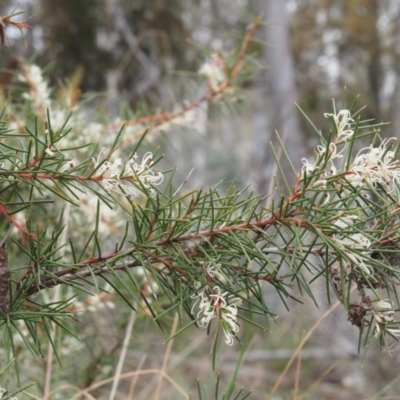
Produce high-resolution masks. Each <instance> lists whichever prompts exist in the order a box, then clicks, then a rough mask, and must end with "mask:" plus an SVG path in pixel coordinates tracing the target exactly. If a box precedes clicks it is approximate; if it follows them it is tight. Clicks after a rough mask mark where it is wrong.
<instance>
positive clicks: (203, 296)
mask: <svg viewBox="0 0 400 400" xmlns="http://www.w3.org/2000/svg"><path fill="white" fill-rule="evenodd" d="M204 268H205V270H206V274H207V275H208V276H209V277H210V278H211V279H212V278H217V279H218V280H221V281H224V279H225V277H224V276H223V275H222V274H221V273H220V272H219V271H218V265H217V266H211V265H210V264H209V263H204ZM201 286H202V284H201V283H200V282H198V281H197V282H195V287H196V289H197V290H199V291H198V293H195V294H193V295H192V296H191V297H192V299H195V302H194V304H193V307H192V314H193V310H194V308H195V307H196V305H197V303H199V311H198V313H197V317H198V318H199V325H200V326H201V327H202V328H207V327H208V325H209V323H210V321H211V320H212V319H214V318H217V319H218V321H219V323H220V324H221V326H222V329H223V331H224V334H225V343H226V344H227V345H229V346H232V345H233V343H234V338H235V337H236V333H237V332H239V324H238V322H237V307H236V305H235V303H236V302H237V301H238V300H239V299H237V298H230V297H229V294H228V292H223V293H221V288H220V287H219V286H213V287H209V286H204V287H203V288H202V289H201V290H200V288H201Z"/></svg>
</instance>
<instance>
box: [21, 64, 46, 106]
mask: <svg viewBox="0 0 400 400" xmlns="http://www.w3.org/2000/svg"><path fill="white" fill-rule="evenodd" d="M18 79H19V80H20V81H21V82H25V83H27V84H28V85H29V87H30V91H29V92H25V93H24V94H23V95H22V96H23V97H24V99H26V100H28V101H30V102H33V104H36V105H40V106H41V107H43V110H45V109H46V108H47V107H49V106H50V103H51V100H50V89H49V85H48V82H47V81H46V80H45V79H44V78H43V75H42V70H41V69H40V68H39V67H38V66H37V65H35V64H31V65H27V66H26V67H25V73H24V74H19V75H18Z"/></svg>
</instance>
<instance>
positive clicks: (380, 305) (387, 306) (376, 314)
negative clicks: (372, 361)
mask: <svg viewBox="0 0 400 400" xmlns="http://www.w3.org/2000/svg"><path fill="white" fill-rule="evenodd" d="M371 312H372V317H373V324H374V327H373V328H374V337H375V338H378V337H379V336H380V335H381V333H383V332H387V333H390V334H391V335H393V336H397V337H400V329H399V328H388V327H387V324H388V323H391V322H395V320H394V310H393V304H392V303H391V302H390V301H389V300H377V301H373V302H372V303H371Z"/></svg>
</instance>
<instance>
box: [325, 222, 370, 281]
mask: <svg viewBox="0 0 400 400" xmlns="http://www.w3.org/2000/svg"><path fill="white" fill-rule="evenodd" d="M355 219H357V216H355V215H350V216H347V217H342V218H339V219H338V220H337V221H336V222H335V224H334V225H335V226H336V227H338V228H340V229H341V230H343V233H340V234H336V235H334V236H333V238H332V239H333V240H334V241H335V243H336V245H337V246H338V247H339V248H340V249H342V250H344V251H345V252H346V255H347V261H348V263H347V265H346V267H347V269H348V272H350V269H351V266H353V267H354V266H355V267H357V268H358V269H360V270H362V271H363V272H364V274H366V275H372V268H371V267H370V266H368V265H367V264H366V263H365V261H364V259H363V255H368V254H369V253H370V251H369V248H370V247H371V241H370V240H369V239H368V237H367V236H365V235H363V234H362V233H352V234H349V235H346V233H345V231H346V230H352V229H353V228H352V225H353V221H354V220H355ZM354 250H357V252H354Z"/></svg>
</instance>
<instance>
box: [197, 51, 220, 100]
mask: <svg viewBox="0 0 400 400" xmlns="http://www.w3.org/2000/svg"><path fill="white" fill-rule="evenodd" d="M198 73H199V74H200V75H204V76H206V77H207V78H208V82H209V84H210V87H211V89H212V90H214V91H215V92H217V91H218V90H220V88H221V85H222V83H223V82H225V81H226V73H225V71H224V69H223V68H222V59H221V57H220V56H219V55H218V54H214V55H213V56H212V57H211V58H210V59H208V60H207V61H206V62H205V63H204V64H203V65H202V66H201V67H200V69H199V71H198Z"/></svg>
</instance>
